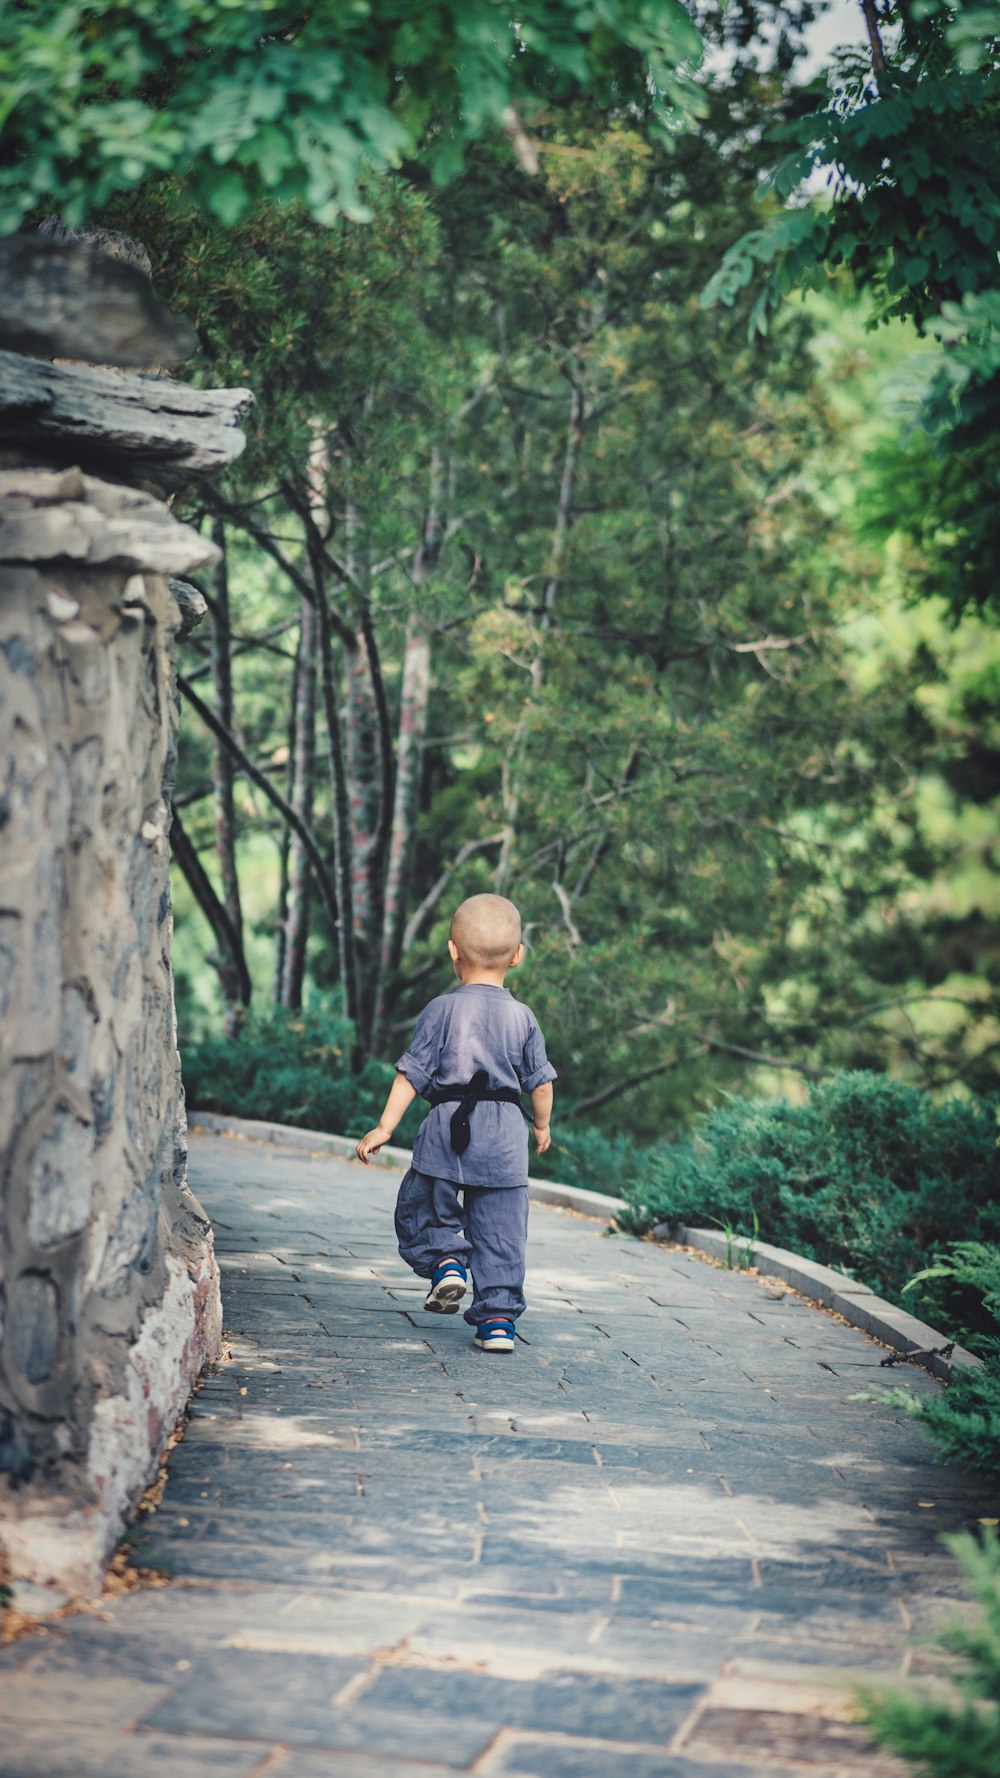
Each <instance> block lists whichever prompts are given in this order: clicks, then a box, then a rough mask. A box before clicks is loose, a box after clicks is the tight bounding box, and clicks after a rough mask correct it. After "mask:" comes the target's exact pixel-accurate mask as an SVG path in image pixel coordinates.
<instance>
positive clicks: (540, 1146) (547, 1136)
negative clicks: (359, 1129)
mask: <svg viewBox="0 0 1000 1778" xmlns="http://www.w3.org/2000/svg"><path fill="white" fill-rule="evenodd" d="M531 1134H532V1135H533V1136H534V1138H535V1152H536V1154H544V1153H545V1150H546V1149H547V1148H551V1146H552V1131H551V1130H550V1129H549V1126H548V1124H532V1126H531ZM366 1140H367V1138H366Z"/></svg>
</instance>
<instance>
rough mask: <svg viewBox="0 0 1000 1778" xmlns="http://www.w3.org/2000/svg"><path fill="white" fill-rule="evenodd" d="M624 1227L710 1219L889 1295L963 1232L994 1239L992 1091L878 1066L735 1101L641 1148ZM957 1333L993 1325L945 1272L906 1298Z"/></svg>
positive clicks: (999, 1221)
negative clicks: (905, 1077) (900, 1075)
mask: <svg viewBox="0 0 1000 1778" xmlns="http://www.w3.org/2000/svg"><path fill="white" fill-rule="evenodd" d="M625 1197H626V1200H627V1207H626V1209H625V1210H624V1211H623V1212H622V1214H621V1215H620V1216H619V1219H618V1220H619V1222H621V1223H622V1224H623V1225H624V1226H627V1227H629V1228H631V1229H633V1230H634V1231H635V1232H638V1233H641V1232H642V1231H644V1230H645V1229H648V1228H650V1227H651V1226H652V1225H653V1224H654V1223H657V1222H676V1223H685V1222H686V1223H691V1224H699V1223H701V1224H703V1223H705V1222H708V1221H711V1220H713V1219H714V1220H716V1221H718V1222H720V1223H723V1224H729V1225H731V1226H732V1227H733V1228H734V1229H736V1230H737V1231H739V1232H740V1233H743V1234H747V1235H749V1234H750V1233H752V1228H753V1218H754V1215H755V1214H756V1216H757V1218H758V1221H759V1225H760V1234H761V1239H762V1240H764V1241H769V1242H772V1243H773V1244H775V1245H777V1246H781V1247H790V1248H792V1249H793V1250H794V1251H795V1252H797V1253H802V1254H805V1255H806V1256H807V1257H808V1258H810V1259H816V1260H819V1261H821V1262H822V1263H824V1264H826V1265H832V1266H835V1267H839V1268H840V1269H842V1270H843V1271H845V1272H847V1273H849V1274H851V1275H852V1276H856V1277H858V1278H860V1279H861V1280H862V1281H863V1282H864V1283H866V1284H869V1285H871V1287H872V1288H873V1289H874V1290H876V1291H878V1292H879V1293H880V1294H882V1295H885V1296H888V1297H892V1298H895V1299H896V1300H899V1298H900V1297H901V1295H902V1292H903V1290H904V1287H905V1286H906V1283H907V1280H908V1279H911V1278H912V1277H913V1274H914V1273H915V1272H919V1271H920V1270H921V1268H926V1267H927V1266H928V1265H929V1263H930V1261H931V1260H932V1258H933V1255H934V1253H935V1250H936V1249H937V1248H939V1247H940V1246H941V1244H942V1243H943V1242H946V1241H947V1240H948V1238H949V1237H953V1236H954V1235H955V1234H957V1233H961V1234H962V1235H963V1236H964V1237H966V1238H967V1239H968V1240H972V1241H980V1242H982V1241H986V1242H994V1243H1000V1156H998V1149H997V1103H996V1101H995V1100H978V1101H977V1100H966V1099H961V1100H949V1101H947V1102H946V1103H944V1104H941V1103H938V1102H935V1101H934V1100H932V1099H930V1098H929V1097H927V1096H926V1095H923V1094H921V1093H920V1092H919V1091H918V1090H917V1089H916V1088H915V1087H909V1086H904V1085H902V1084H901V1083H899V1082H898V1081H893V1080H889V1079H887V1078H886V1077H884V1076H882V1075H875V1074H861V1073H858V1074H838V1075H835V1076H833V1077H832V1078H831V1079H829V1080H825V1081H823V1082H822V1083H820V1084H819V1085H817V1086H815V1087H813V1088H812V1090H811V1092H810V1094H809V1098H808V1100H807V1101H806V1102H805V1103H804V1104H800V1105H793V1104H790V1103H788V1102H787V1101H785V1100H780V1099H760V1100H746V1099H732V1100H730V1101H729V1102H728V1103H726V1104H724V1105H721V1106H719V1107H717V1108H716V1109H715V1110H714V1111H712V1112H711V1113H709V1114H708V1116H706V1117H705V1118H704V1119H703V1120H702V1122H701V1123H700V1125H699V1126H698V1128H697V1129H696V1130H695V1131H694V1133H693V1134H692V1135H690V1136H688V1137H686V1138H684V1139H683V1140H682V1141H680V1142H678V1143H675V1144H670V1145H667V1144H662V1145H660V1146H659V1147H657V1148H655V1149H653V1150H651V1151H650V1152H649V1154H648V1156H647V1158H646V1164H645V1167H644V1169H643V1171H642V1172H641V1173H640V1174H639V1175H638V1176H637V1177H636V1178H635V1179H634V1180H632V1182H630V1183H629V1184H628V1185H627V1186H626V1190H625ZM910 1306H911V1307H913V1308H914V1309H915V1310H916V1312H917V1313H919V1314H929V1315H930V1317H931V1318H933V1315H934V1314H935V1313H936V1314H938V1315H939V1316H940V1315H944V1318H945V1320H946V1322H948V1324H949V1326H953V1327H954V1330H955V1331H956V1332H958V1333H960V1334H961V1335H962V1336H965V1335H967V1334H968V1335H969V1336H970V1337H975V1336H976V1335H977V1334H978V1335H982V1334H984V1333H989V1332H990V1331H991V1328H992V1318H991V1317H990V1316H989V1314H988V1311H986V1310H985V1308H984V1307H983V1306H982V1303H981V1299H980V1298H978V1297H977V1296H976V1295H975V1294H974V1293H973V1296H972V1297H971V1298H970V1296H969V1293H968V1291H967V1290H966V1289H965V1288H964V1286H962V1284H961V1283H960V1282H959V1281H957V1280H956V1279H954V1278H949V1277H947V1276H946V1275H945V1274H943V1273H941V1274H937V1275H935V1276H934V1277H929V1276H928V1277H925V1278H924V1279H923V1280H922V1281H921V1282H920V1284H919V1285H918V1286H917V1295H916V1300H915V1301H911V1304H910Z"/></svg>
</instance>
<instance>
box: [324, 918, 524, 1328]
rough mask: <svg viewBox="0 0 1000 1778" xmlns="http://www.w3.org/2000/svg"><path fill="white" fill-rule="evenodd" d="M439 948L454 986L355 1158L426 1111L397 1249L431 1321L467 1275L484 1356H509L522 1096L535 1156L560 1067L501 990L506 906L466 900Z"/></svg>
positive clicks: (511, 956) (508, 921) (509, 958)
mask: <svg viewBox="0 0 1000 1778" xmlns="http://www.w3.org/2000/svg"><path fill="white" fill-rule="evenodd" d="M448 950H449V952H450V954H451V960H452V963H453V964H454V967H455V974H456V975H457V976H458V979H459V981H460V982H461V984H462V985H461V987H460V988H458V989H457V990H453V991H452V992H451V993H449V994H440V995H439V996H438V998H437V999H436V1000H432V1001H431V1003H430V1005H429V1006H425V1008H424V1010H423V1012H422V1013H421V1015H420V1017H419V1019H418V1020H417V1028H416V1030H415V1031H414V1034H413V1039H412V1042H411V1043H410V1046H409V1048H408V1049H407V1050H406V1053H405V1054H404V1055H402V1056H400V1058H399V1061H398V1062H397V1063H396V1069H397V1074H396V1079H395V1081H394V1082H393V1084H392V1087H391V1088H390V1090H389V1097H388V1099H387V1100H386V1104H385V1110H384V1111H383V1113H382V1116H381V1119H380V1120H379V1123H378V1124H377V1125H376V1127H375V1129H374V1130H369V1132H368V1134H367V1136H365V1137H364V1138H363V1139H362V1140H361V1141H360V1142H359V1143H358V1145H357V1150H356V1152H357V1156H358V1159H359V1160H361V1161H364V1162H366V1163H367V1161H368V1159H369V1156H370V1155H373V1154H377V1153H378V1151H379V1149H380V1148H381V1147H382V1145H383V1144H384V1143H386V1142H388V1141H390V1139H391V1137H392V1133H393V1131H394V1130H395V1128H396V1125H397V1124H398V1123H399V1120H400V1118H401V1117H402V1116H403V1113H404V1112H405V1111H406V1109H407V1107H408V1106H409V1105H410V1104H412V1102H413V1100H414V1099H415V1098H416V1096H417V1095H418V1094H420V1095H421V1096H422V1097H423V1098H425V1099H427V1100H428V1101H429V1102H430V1107H431V1109H430V1111H429V1112H428V1114H427V1116H426V1117H425V1118H424V1121H423V1123H422V1124H421V1126H420V1129H419V1131H418V1133H417V1139H416V1142H415V1143H414V1145H413V1165H412V1167H411V1168H410V1170H409V1172H408V1173H407V1174H406V1177H405V1178H404V1180H403V1182H402V1184H401V1186H400V1188H399V1196H398V1198H397V1200H396V1235H397V1238H398V1241H399V1251H400V1254H401V1255H402V1257H403V1259H405V1261H406V1263H407V1265H408V1266H411V1267H412V1268H413V1270H414V1271H415V1272H416V1273H417V1274H418V1276H419V1277H421V1278H429V1279H430V1281H431V1287H430V1290H429V1291H428V1294H427V1298H426V1301H425V1302H424V1308H425V1309H430V1310H431V1312H432V1313H434V1314H438V1315H454V1314H455V1313H456V1312H457V1310H458V1305H459V1303H460V1301H461V1299H462V1297H463V1296H464V1295H465V1292H466V1288H467V1284H468V1274H469V1270H471V1272H472V1305H471V1307H470V1308H468V1309H466V1311H465V1319H466V1321H468V1322H469V1323H470V1324H471V1325H472V1326H473V1327H475V1329H476V1335H475V1343H476V1345H477V1346H479V1347H480V1348H481V1350H482V1351H484V1352H512V1351H513V1350H514V1322H515V1321H516V1319H517V1317H518V1316H519V1315H523V1313H524V1308H525V1302H524V1248H525V1241H526V1238H527V1232H528V1134H527V1129H526V1127H525V1123H524V1118H523V1116H522V1113H521V1107H520V1098H521V1094H522V1092H525V1093H529V1094H530V1096H531V1122H532V1130H533V1133H534V1138H535V1147H536V1149H537V1151H538V1153H539V1154H544V1153H545V1150H546V1149H547V1148H548V1146H549V1144H550V1142H551V1140H552V1138H551V1135H550V1132H549V1119H550V1116H551V1112H552V1082H553V1081H554V1080H555V1079H556V1071H555V1069H554V1068H553V1067H552V1064H551V1063H550V1061H549V1059H548V1057H547V1055H546V1054H545V1042H544V1039H543V1037H542V1033H541V1031H540V1030H539V1027H538V1020H537V1019H536V1018H535V1015H534V1013H533V1012H532V1011H531V1010H530V1008H529V1007H527V1006H524V1005H522V1003H521V1002H520V1001H519V1000H515V999H514V996H513V995H512V994H511V992H510V989H509V988H505V987H504V976H505V975H506V973H507V971H508V969H516V968H517V966H518V964H519V963H520V961H521V959H522V957H523V955H524V947H523V945H522V943H521V916H520V914H519V913H518V911H517V908H516V907H515V906H514V904H513V902H512V901H507V900H506V899H505V897H504V896H502V895H473V896H470V898H469V900H468V901H463V903H462V905H461V907H460V908H459V909H458V911H457V912H456V914H455V917H454V919H453V920H452V923H451V937H450V939H449V940H448ZM460 1192H461V1194H462V1197H461V1202H460V1200H459V1193H460Z"/></svg>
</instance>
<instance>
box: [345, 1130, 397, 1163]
mask: <svg viewBox="0 0 1000 1778" xmlns="http://www.w3.org/2000/svg"><path fill="white" fill-rule="evenodd" d="M391 1141H392V1131H391V1130H387V1129H386V1127H385V1125H384V1124H376V1125H375V1128H374V1130H369V1132H368V1134H367V1136H362V1138H361V1141H360V1142H359V1143H358V1145H357V1147H356V1149H355V1150H354V1152H355V1154H356V1155H357V1157H358V1160H359V1161H364V1163H365V1166H366V1167H367V1165H368V1157H369V1155H373V1154H378V1151H379V1149H380V1148H381V1147H382V1146H383V1144H384V1143H386V1142H391Z"/></svg>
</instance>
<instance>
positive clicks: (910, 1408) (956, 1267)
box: [873, 1241, 1000, 1769]
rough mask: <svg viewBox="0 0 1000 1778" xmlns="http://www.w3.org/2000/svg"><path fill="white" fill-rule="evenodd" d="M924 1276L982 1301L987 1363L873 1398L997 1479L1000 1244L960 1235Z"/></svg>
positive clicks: (954, 1456) (945, 1451)
mask: <svg viewBox="0 0 1000 1778" xmlns="http://www.w3.org/2000/svg"><path fill="white" fill-rule="evenodd" d="M924 1279H931V1280H934V1279H946V1280H947V1281H948V1283H949V1285H950V1286H951V1287H952V1288H958V1289H960V1290H964V1291H965V1292H966V1293H967V1299H966V1300H969V1299H971V1301H972V1302H974V1303H976V1304H978V1305H979V1308H980V1312H981V1315H982V1316H984V1317H985V1318H986V1319H987V1320H988V1322H989V1325H990V1328H991V1330H992V1331H991V1333H990V1334H989V1335H988V1336H981V1335H976V1334H972V1335H970V1336H969V1343H970V1344H973V1343H975V1344H976V1345H978V1346H979V1349H980V1351H981V1352H982V1354H983V1364H982V1365H981V1366H976V1367H975V1368H973V1367H971V1366H966V1365H962V1366H961V1367H958V1368H956V1370H955V1372H954V1374H953V1377H952V1381H951V1383H950V1384H949V1386H948V1388H947V1389H946V1390H944V1391H943V1392H942V1393H941V1394H940V1395H916V1394H914V1392H913V1391H912V1390H911V1389H906V1388H903V1389H892V1390H888V1391H882V1390H880V1391H879V1392H878V1393H877V1395H875V1396H874V1397H873V1399H874V1400H876V1401H883V1402H887V1403H889V1404H890V1405H891V1406H892V1407H895V1408H897V1409H899V1408H901V1409H902V1410H903V1412H904V1413H907V1414H910V1415H912V1417H913V1418H914V1419H915V1420H919V1421H920V1424H921V1426H923V1427H924V1428H925V1430H926V1431H927V1432H929V1433H930V1435H931V1437H932V1438H933V1439H934V1441H935V1443H936V1444H937V1445H939V1446H940V1449H941V1453H942V1456H944V1457H946V1458H949V1459H950V1460H951V1461H952V1462H954V1463H961V1464H964V1465H965V1467H966V1468H968V1469H977V1470H981V1471H982V1472H983V1474H984V1475H988V1476H989V1477H990V1478H991V1480H992V1481H994V1482H995V1481H996V1478H997V1477H998V1476H1000V1247H987V1246H985V1245H983V1243H981V1242H978V1241H955V1242H954V1243H953V1244H952V1247H951V1250H950V1252H949V1253H946V1254H939V1255H938V1256H937V1257H936V1259H935V1261H934V1264H933V1265H932V1266H930V1267H928V1269H927V1270H926V1271H925V1272H922V1273H919V1274H918V1276H917V1277H916V1278H914V1279H911V1281H910V1284H908V1285H907V1287H906V1289H907V1290H910V1289H911V1288H912V1287H913V1286H914V1285H918V1284H920V1283H921V1281H922V1280H924ZM904 1295H905V1292H904ZM998 1769H1000V1768H998Z"/></svg>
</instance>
